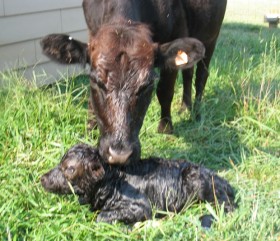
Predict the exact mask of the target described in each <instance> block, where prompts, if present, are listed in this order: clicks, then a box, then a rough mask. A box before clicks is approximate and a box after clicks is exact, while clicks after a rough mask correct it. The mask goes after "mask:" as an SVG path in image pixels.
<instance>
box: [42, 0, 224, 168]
mask: <svg viewBox="0 0 280 241" xmlns="http://www.w3.org/2000/svg"><path fill="white" fill-rule="evenodd" d="M225 7H226V0H203V1H198V0H130V1H129V0H122V1H119V0H107V1H100V0H84V1H83V8H84V13H85V18H86V22H87V24H88V28H89V32H90V41H89V47H88V46H87V45H86V44H84V43H81V42H79V41H76V40H73V39H72V38H69V36H66V35H49V36H47V37H46V38H44V39H43V41H42V47H43V50H44V53H45V54H46V55H48V56H49V57H51V58H53V59H55V60H58V61H60V62H62V63H78V62H79V63H81V62H82V63H90V65H91V73H90V79H91V80H90V86H91V104H92V106H93V109H94V112H95V115H96V118H97V123H98V126H99V128H100V131H101V136H100V141H99V150H100V153H101V155H102V157H103V158H104V159H105V160H106V161H108V162H109V163H112V164H126V163H128V162H130V161H132V160H138V159H139V158H140V143H139V131H140V128H141V126H142V122H143V119H144V116H145V113H146V110H147V107H148V105H149V103H150V99H151V96H152V90H153V85H154V79H155V74H154V71H153V67H160V80H159V83H158V86H157V96H158V99H159V102H160V105H161V120H160V124H159V131H160V132H164V133H171V132H172V129H173V127H172V122H171V113H170V106H171V101H172V98H173V94H174V84H175V79H176V76H177V72H178V69H182V70H183V83H184V93H183V101H182V109H185V108H190V109H191V107H192V103H191V83H192V76H193V67H194V65H195V64H196V63H198V64H197V70H196V82H195V85H196V103H199V102H200V100H201V97H202V93H203V90H204V87H205V83H206V80H207V77H208V66H209V63H210V59H211V57H212V54H213V51H214V48H215V44H216V40H217V37H218V34H219V31H220V26H221V23H222V20H223V17H224V13H225ZM204 46H205V48H204ZM204 56H205V58H204V59H203V60H202V61H200V60H201V59H202V58H203V57H204ZM195 106H197V105H196V104H195Z"/></svg>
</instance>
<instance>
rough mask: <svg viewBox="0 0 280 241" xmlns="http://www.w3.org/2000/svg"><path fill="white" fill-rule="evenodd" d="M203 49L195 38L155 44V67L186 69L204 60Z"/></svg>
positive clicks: (201, 44)
mask: <svg viewBox="0 0 280 241" xmlns="http://www.w3.org/2000/svg"><path fill="white" fill-rule="evenodd" d="M204 54H205V47H204V45H203V43H202V42H200V41H199V40H198V39H195V38H180V39H176V40H174V41H171V42H169V43H165V44H161V45H159V44H155V63H154V64H155V67H165V68H170V69H187V68H191V67H193V66H194V65H195V64H196V63H197V62H198V61H200V60H201V59H203V58H204Z"/></svg>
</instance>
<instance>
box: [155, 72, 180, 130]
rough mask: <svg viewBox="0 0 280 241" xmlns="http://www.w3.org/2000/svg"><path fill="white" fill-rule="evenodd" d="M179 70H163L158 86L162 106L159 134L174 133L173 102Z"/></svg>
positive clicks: (158, 95)
mask: <svg viewBox="0 0 280 241" xmlns="http://www.w3.org/2000/svg"><path fill="white" fill-rule="evenodd" d="M177 72H178V71H177V70H170V69H162V70H161V71H160V80H159V83H158V86H157V97H158V100H159V104H160V106H161V119H160V123H159V126H158V132H160V133H165V134H171V133H172V132H173V126H172V120H171V102H172V99H173V95H174V85H175V80H176V77H177Z"/></svg>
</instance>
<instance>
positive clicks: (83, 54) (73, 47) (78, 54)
mask: <svg viewBox="0 0 280 241" xmlns="http://www.w3.org/2000/svg"><path fill="white" fill-rule="evenodd" d="M40 44H41V48H42V51H43V54H45V55H46V56H47V57H49V58H50V59H52V60H54V61H56V62H59V63H61V64H82V65H83V66H85V65H86V63H89V57H88V46H87V44H86V43H82V42H80V41H78V40H75V39H73V38H72V37H70V36H68V35H66V34H50V35H47V36H45V37H44V38H43V39H42V40H41V42H40Z"/></svg>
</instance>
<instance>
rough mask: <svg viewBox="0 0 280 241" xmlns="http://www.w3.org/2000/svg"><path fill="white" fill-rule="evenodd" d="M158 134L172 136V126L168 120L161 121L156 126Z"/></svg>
mask: <svg viewBox="0 0 280 241" xmlns="http://www.w3.org/2000/svg"><path fill="white" fill-rule="evenodd" d="M158 132H159V133H162V134H172V133H173V126H172V121H171V120H170V119H167V118H165V119H161V120H160V122H159V125H158Z"/></svg>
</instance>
